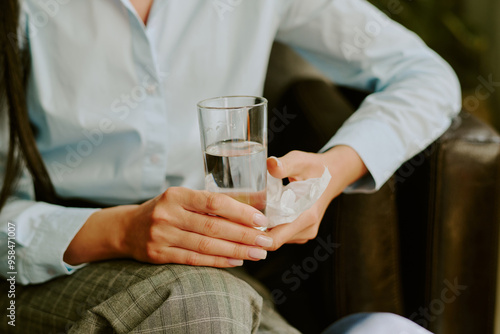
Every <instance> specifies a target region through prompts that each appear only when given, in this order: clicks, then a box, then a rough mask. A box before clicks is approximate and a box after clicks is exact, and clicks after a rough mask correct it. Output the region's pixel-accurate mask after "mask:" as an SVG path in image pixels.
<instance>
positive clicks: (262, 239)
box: [255, 235, 273, 247]
mask: <svg viewBox="0 0 500 334" xmlns="http://www.w3.org/2000/svg"><path fill="white" fill-rule="evenodd" d="M255 244H256V245H258V246H261V247H271V246H272V245H273V238H270V237H266V236H265V235H259V236H257V238H255Z"/></svg>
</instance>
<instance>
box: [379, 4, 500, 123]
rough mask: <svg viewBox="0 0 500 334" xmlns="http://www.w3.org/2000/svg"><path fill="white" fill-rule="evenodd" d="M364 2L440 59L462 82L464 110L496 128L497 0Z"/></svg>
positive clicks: (499, 112)
mask: <svg viewBox="0 0 500 334" xmlns="http://www.w3.org/2000/svg"><path fill="white" fill-rule="evenodd" d="M370 2H371V3H373V4H374V5H375V6H377V7H378V8H379V9H381V10H382V11H384V12H385V13H386V14H387V15H388V16H390V17H391V18H392V19H394V20H395V21H397V22H399V23H401V24H402V25H404V26H405V27H407V28H409V29H410V30H412V31H414V32H415V33H417V34H418V35H419V36H420V37H421V38H422V39H423V40H424V41H425V42H426V43H427V44H428V45H429V46H430V47H431V48H432V49H434V50H435V51H436V52H437V53H439V54H440V55H441V56H442V57H443V58H444V59H446V60H447V61H448V62H449V63H450V64H451V66H452V67H453V68H454V69H455V71H456V72H457V74H458V77H459V79H460V82H461V84H462V92H463V101H464V109H465V110H467V111H469V112H470V113H472V114H474V115H476V116H478V117H479V118H481V119H482V120H484V121H486V122H487V123H489V124H491V125H493V126H494V127H495V128H496V129H497V130H499V131H500V0H370ZM488 82H489V84H488ZM485 83H486V84H485Z"/></svg>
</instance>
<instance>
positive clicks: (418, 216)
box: [247, 80, 500, 334]
mask: <svg viewBox="0 0 500 334" xmlns="http://www.w3.org/2000/svg"><path fill="white" fill-rule="evenodd" d="M364 96H365V94H364V93H362V92H356V91H352V90H349V89H345V88H335V87H333V86H332V85H331V84H329V83H326V82H324V81H321V80H301V81H298V82H296V83H295V84H293V85H291V86H290V87H289V89H288V90H287V91H286V93H285V94H284V96H283V97H282V98H281V101H280V102H279V103H275V101H271V106H275V107H273V108H272V109H273V110H272V111H271V112H270V115H269V117H270V123H269V124H270V129H269V131H270V132H272V135H271V140H270V144H269V154H270V155H277V156H280V155H283V154H285V153H286V152H288V151H289V150H291V149H301V150H306V151H317V150H318V149H319V148H321V147H322V145H324V143H325V142H326V141H327V140H328V139H329V138H330V137H331V135H333V133H334V132H335V131H336V130H337V129H338V128H339V127H340V126H341V124H342V123H343V122H344V121H345V119H347V117H348V116H349V115H350V114H351V113H352V112H353V111H354V110H355V108H356V107H357V105H358V104H359V103H360V102H361V101H362V99H363V98H364ZM332 110H335V112H334V113H332V112H331V111H332ZM283 115H285V116H286V117H284V116H283ZM273 118H274V119H275V121H274V124H275V126H271V124H273V123H272V122H271V120H272V119H273ZM276 118H278V119H280V120H282V121H283V120H286V122H284V123H283V124H284V125H286V126H277V125H276V124H279V122H278V121H276ZM333 177H335V176H333ZM499 223H500V136H499V135H498V134H497V133H496V132H495V131H494V130H492V129H491V128H490V127H488V126H487V125H485V124H483V123H482V122H480V121H479V120H477V119H476V118H475V117H473V116H471V115H469V114H466V113H461V114H460V116H459V117H457V118H456V119H455V120H454V122H453V124H452V126H451V127H450V129H449V130H448V131H447V132H446V133H445V134H444V135H443V136H442V137H441V138H439V139H438V140H437V141H436V142H434V143H433V144H432V145H431V146H429V148H427V149H426V150H425V151H423V152H422V153H420V154H418V155H417V156H416V157H414V158H413V159H411V160H409V161H408V162H407V163H406V164H405V165H403V166H402V167H401V169H400V170H398V172H397V173H396V174H395V175H394V176H393V177H392V178H391V180H390V181H389V182H388V183H387V184H386V185H385V186H384V187H383V188H382V189H381V190H380V191H378V192H377V193H374V194H369V195H366V194H356V195H346V194H343V195H341V196H339V197H338V198H336V199H335V200H334V201H333V202H332V204H331V205H330V208H329V209H328V211H327V214H326V215H325V218H324V221H323V222H322V225H321V228H320V232H319V234H318V237H317V238H316V240H312V241H310V242H309V243H307V244H306V245H286V246H284V247H283V248H282V249H280V250H279V251H277V252H274V253H272V254H269V256H268V260H266V261H264V262H262V263H250V264H248V265H247V268H248V270H249V271H250V272H252V273H253V274H254V275H255V276H257V278H259V279H261V280H262V281H264V283H265V284H266V285H267V286H268V287H270V289H271V290H272V291H273V294H274V296H275V300H276V301H277V304H278V308H279V310H280V311H281V312H282V313H283V314H284V316H285V317H286V318H287V319H288V320H289V321H290V322H291V323H292V324H294V325H295V326H297V327H298V328H299V329H300V330H301V331H303V332H304V333H318V332H320V330H321V329H322V328H324V327H326V326H327V325H328V324H329V323H331V322H333V321H335V320H336V319H338V318H340V317H342V316H344V315H347V314H351V313H355V312H363V311H369V312H370V311H371V312H374V311H388V312H394V313H398V314H402V315H405V316H407V317H410V318H411V319H412V320H414V321H416V322H417V323H419V324H421V325H423V326H425V327H427V328H429V329H430V330H431V331H433V332H436V333H445V334H451V333H453V334H459V333H492V332H493V324H494V308H495V297H496V293H495V291H496V280H497V254H498V236H499V231H498V225H499ZM329 243H330V246H325V245H328V244H329ZM318 249H319V250H318ZM329 250H331V251H332V252H331V254H329V253H328V251H329Z"/></svg>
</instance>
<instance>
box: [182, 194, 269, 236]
mask: <svg viewBox="0 0 500 334" xmlns="http://www.w3.org/2000/svg"><path fill="white" fill-rule="evenodd" d="M187 190H188V191H184V192H183V194H182V196H183V197H184V198H183V199H182V201H181V205H182V206H183V207H184V209H186V210H189V211H195V212H202V213H210V214H213V215H217V216H220V217H224V218H226V219H228V220H230V221H233V222H236V223H240V224H243V225H247V226H251V227H267V225H268V220H267V218H266V217H265V216H264V215H263V214H262V213H261V212H260V211H259V210H257V209H255V208H254V207H252V206H250V205H248V204H244V203H241V202H238V201H237V200H235V199H234V198H231V197H229V196H227V195H224V194H218V193H212V192H208V191H195V190H189V189H187ZM262 196H263V198H265V191H263V193H262Z"/></svg>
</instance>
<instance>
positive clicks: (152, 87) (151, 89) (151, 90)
mask: <svg viewBox="0 0 500 334" xmlns="http://www.w3.org/2000/svg"><path fill="white" fill-rule="evenodd" d="M146 92H148V94H150V95H151V94H154V92H156V85H148V86H147V87H146Z"/></svg>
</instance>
